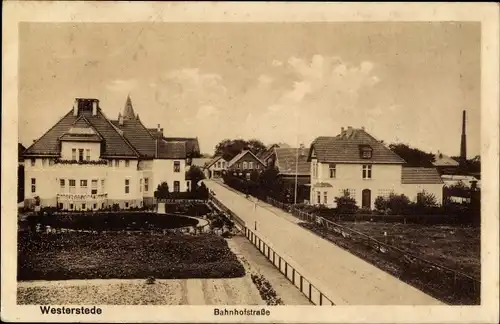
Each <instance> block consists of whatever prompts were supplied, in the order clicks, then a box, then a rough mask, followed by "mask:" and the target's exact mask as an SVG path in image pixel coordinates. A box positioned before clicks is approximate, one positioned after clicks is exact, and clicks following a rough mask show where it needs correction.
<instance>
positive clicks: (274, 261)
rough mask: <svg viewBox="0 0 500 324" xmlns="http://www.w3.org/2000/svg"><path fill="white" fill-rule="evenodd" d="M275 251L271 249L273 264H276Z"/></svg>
mask: <svg viewBox="0 0 500 324" xmlns="http://www.w3.org/2000/svg"><path fill="white" fill-rule="evenodd" d="M275 259H276V252H274V250H273V265H274V266H276V260H275Z"/></svg>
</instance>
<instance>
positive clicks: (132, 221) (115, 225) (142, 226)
mask: <svg viewBox="0 0 500 324" xmlns="http://www.w3.org/2000/svg"><path fill="white" fill-rule="evenodd" d="M26 220H27V223H28V226H29V228H30V229H31V231H34V230H35V229H36V227H37V225H40V226H42V227H45V226H50V227H53V228H66V229H81V230H96V231H104V230H108V231H110V230H111V231H122V230H153V229H173V228H180V227H187V226H196V225H197V224H198V221H197V220H196V219H192V218H188V217H183V216H176V215H160V214H156V213H151V212H126V213H100V212H94V213H61V214H53V215H30V216H28V217H27V219H26Z"/></svg>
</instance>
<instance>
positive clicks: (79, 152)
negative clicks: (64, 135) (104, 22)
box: [78, 149, 83, 161]
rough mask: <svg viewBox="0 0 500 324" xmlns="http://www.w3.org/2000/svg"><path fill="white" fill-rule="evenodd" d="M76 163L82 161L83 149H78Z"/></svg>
mask: <svg viewBox="0 0 500 324" xmlns="http://www.w3.org/2000/svg"><path fill="white" fill-rule="evenodd" d="M78 161H83V149H78Z"/></svg>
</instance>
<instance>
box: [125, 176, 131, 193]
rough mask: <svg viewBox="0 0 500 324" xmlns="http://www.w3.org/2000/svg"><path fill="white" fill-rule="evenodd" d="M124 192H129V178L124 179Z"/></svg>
mask: <svg viewBox="0 0 500 324" xmlns="http://www.w3.org/2000/svg"><path fill="white" fill-rule="evenodd" d="M125 193H126V194H128V193H130V180H129V179H125Z"/></svg>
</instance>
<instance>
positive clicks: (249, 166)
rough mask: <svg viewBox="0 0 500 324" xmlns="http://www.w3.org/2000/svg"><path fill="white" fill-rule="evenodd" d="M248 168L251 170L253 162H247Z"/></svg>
mask: <svg viewBox="0 0 500 324" xmlns="http://www.w3.org/2000/svg"><path fill="white" fill-rule="evenodd" d="M248 168H249V169H250V170H253V162H248Z"/></svg>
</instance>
